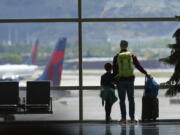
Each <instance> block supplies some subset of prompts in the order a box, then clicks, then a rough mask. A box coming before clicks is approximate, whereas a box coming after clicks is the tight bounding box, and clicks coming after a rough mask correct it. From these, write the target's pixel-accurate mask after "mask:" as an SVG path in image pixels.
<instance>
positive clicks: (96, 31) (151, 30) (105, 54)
mask: <svg viewBox="0 0 180 135" xmlns="http://www.w3.org/2000/svg"><path fill="white" fill-rule="evenodd" d="M104 28H106V29H104ZM177 28H179V23H178V22H167V21H166V22H114V23H109V22H108V23H105V22H101V23H100V22H98V23H85V24H83V85H85V86H89V85H91V86H94V85H96V86H98V85H99V84H100V76H101V75H102V74H103V73H104V72H105V71H104V69H103V66H104V64H105V63H106V62H110V63H112V60H113V57H114V55H115V54H117V53H118V52H119V50H120V47H119V43H120V40H127V41H128V42H129V50H130V51H132V52H133V53H135V54H136V56H137V58H138V59H139V61H140V63H141V64H142V65H143V67H144V68H145V69H147V70H149V69H154V68H156V69H157V68H167V65H165V64H163V63H160V62H159V61H158V59H160V58H163V57H166V56H168V55H169V54H170V51H171V50H170V49H168V48H167V45H168V44H170V43H171V44H172V43H174V42H175V41H174V39H173V38H172V35H173V33H174V31H175V30H176V29H177ZM92 39H93V40H92ZM150 62H151V64H150ZM135 73H136V75H138V78H137V79H136V80H135V85H143V83H142V82H144V81H143V79H144V78H143V76H144V75H143V74H141V73H140V72H138V71H136V70H135ZM153 75H154V73H153ZM155 77H158V78H157V79H158V81H159V82H163V81H164V80H163V79H162V78H161V76H160V75H158V74H155ZM164 77H166V78H168V77H170V74H169V75H168V76H164ZM140 78H141V79H140Z"/></svg>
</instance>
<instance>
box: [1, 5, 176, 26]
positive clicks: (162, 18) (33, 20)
mask: <svg viewBox="0 0 180 135" xmlns="http://www.w3.org/2000/svg"><path fill="white" fill-rule="evenodd" d="M78 9H79V8H78ZM78 12H79V11H78ZM80 14H81V13H80ZM78 16H79V15H78ZM148 21H149V22H151V21H152V22H154V21H155V22H156V21H179V19H178V18H176V17H151V18H143V17H142V18H81V16H79V17H78V18H41V19H0V23H56V22H81V23H82V22H148Z"/></svg>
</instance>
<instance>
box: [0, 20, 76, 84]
mask: <svg viewBox="0 0 180 135" xmlns="http://www.w3.org/2000/svg"><path fill="white" fill-rule="evenodd" d="M0 29H1V31H0V65H1V69H0V78H1V79H2V80H8V79H13V77H14V78H15V77H17V80H20V86H25V85H26V81H28V80H36V79H37V78H39V77H40V76H42V74H43V72H47V74H48V72H51V70H55V67H54V68H53V67H52V68H51V69H50V70H49V69H48V68H46V65H47V64H48V62H50V61H51V62H53V61H54V60H58V59H59V60H62V64H63V69H62V72H61V71H60V69H59V68H58V71H59V72H58V71H57V72H56V71H54V75H53V76H55V75H56V74H58V75H59V76H60V78H61V79H60V83H56V84H54V85H58V86H59V85H60V86H68V85H70V84H71V85H76V86H77V85H78V84H79V80H78V73H79V72H78V63H75V61H76V62H77V58H78V39H77V34H78V32H77V24H76V23H13V24H0ZM62 38H66V43H65V44H63V43H58V42H59V40H62ZM35 45H37V46H38V49H37V50H34V49H35ZM63 45H65V48H64V49H63V48H61V47H62V46H63ZM56 46H58V47H59V48H60V49H59V50H58V49H55V47H56ZM58 53H59V54H58ZM63 53H64V54H63ZM51 55H54V56H53V57H54V58H53V59H51V60H50V56H51ZM58 57H59V58H58ZM61 57H62V58H61ZM59 62H60V61H59ZM21 65H27V69H25V68H26V67H25V66H24V67H22V66H21ZM32 65H36V66H37V67H36V68H33V67H32ZM54 66H58V61H57V62H56V61H55V65H54ZM60 66H61V65H60ZM3 67H6V70H3V69H2V68H3ZM31 67H32V69H31ZM20 68H21V69H20ZM22 68H24V69H22ZM8 69H9V70H8ZM50 76H51V75H50ZM50 76H49V77H50ZM56 80H58V79H56ZM52 81H54V79H52Z"/></svg>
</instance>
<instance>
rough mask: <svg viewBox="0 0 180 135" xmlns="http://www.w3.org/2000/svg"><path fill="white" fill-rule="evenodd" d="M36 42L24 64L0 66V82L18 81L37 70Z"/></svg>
mask: <svg viewBox="0 0 180 135" xmlns="http://www.w3.org/2000/svg"><path fill="white" fill-rule="evenodd" d="M37 51H38V40H36V42H35V45H34V47H33V49H32V52H31V56H30V58H29V59H28V61H27V62H25V63H24V64H4V65H0V81H19V80H21V79H23V78H25V77H28V76H31V75H32V73H33V72H34V71H35V70H36V69H37V68H38V66H37V65H35V64H37Z"/></svg>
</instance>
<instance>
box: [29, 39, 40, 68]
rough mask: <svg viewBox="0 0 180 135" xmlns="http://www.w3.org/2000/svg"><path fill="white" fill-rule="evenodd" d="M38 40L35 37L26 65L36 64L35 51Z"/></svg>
mask: <svg viewBox="0 0 180 135" xmlns="http://www.w3.org/2000/svg"><path fill="white" fill-rule="evenodd" d="M38 44H39V40H38V39H37V40H36V42H35V45H34V47H33V49H32V52H31V56H30V57H29V59H28V60H27V62H26V64H28V65H37V52H38Z"/></svg>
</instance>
